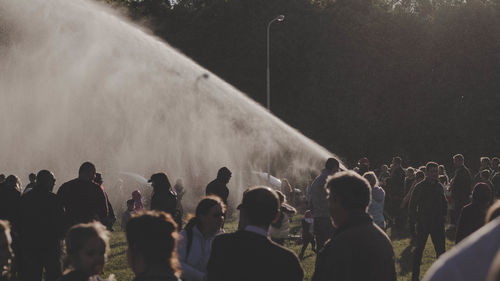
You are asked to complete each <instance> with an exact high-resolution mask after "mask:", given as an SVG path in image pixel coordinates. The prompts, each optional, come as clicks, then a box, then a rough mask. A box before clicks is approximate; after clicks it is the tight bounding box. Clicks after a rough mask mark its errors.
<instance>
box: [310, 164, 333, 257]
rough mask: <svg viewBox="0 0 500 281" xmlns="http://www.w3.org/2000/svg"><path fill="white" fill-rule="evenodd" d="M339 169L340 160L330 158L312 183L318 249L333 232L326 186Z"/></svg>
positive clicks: (315, 235) (315, 234)
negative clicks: (330, 177) (327, 180)
mask: <svg viewBox="0 0 500 281" xmlns="http://www.w3.org/2000/svg"><path fill="white" fill-rule="evenodd" d="M338 170H339V161H337V159H335V158H328V160H326V163H325V168H324V169H323V170H322V171H321V174H320V175H319V176H318V177H317V178H316V179H315V180H314V181H313V183H312V184H311V205H312V210H311V211H312V215H313V217H314V237H315V238H316V245H317V249H318V250H319V249H321V248H322V247H323V245H324V244H325V242H326V240H328V239H329V238H330V236H331V235H332V234H333V226H332V221H331V220H330V213H329V211H328V198H327V195H328V194H327V191H326V188H325V183H326V179H327V178H328V177H329V176H331V175H333V174H335V173H336V172H337V171H338Z"/></svg>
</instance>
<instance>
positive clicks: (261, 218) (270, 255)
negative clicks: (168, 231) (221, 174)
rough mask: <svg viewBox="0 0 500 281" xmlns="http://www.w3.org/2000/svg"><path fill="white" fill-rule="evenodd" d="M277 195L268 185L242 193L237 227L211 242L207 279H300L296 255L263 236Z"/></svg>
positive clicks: (273, 215)
mask: <svg viewBox="0 0 500 281" xmlns="http://www.w3.org/2000/svg"><path fill="white" fill-rule="evenodd" d="M279 207H280V203H279V199H278V196H277V195H276V192H274V191H273V190H271V189H270V188H268V187H252V188H249V189H247V190H246V191H245V192H244V193H243V200H242V202H241V204H240V205H239V206H238V209H239V210H240V223H239V230H238V231H237V232H235V233H230V234H221V235H219V236H217V237H216V238H215V240H214V242H213V246H212V253H211V255H210V259H209V261H208V266H207V280H208V281H234V280H238V281H255V280H260V281H300V280H302V279H303V277H304V272H303V271H302V267H301V266H300V262H299V260H298V258H297V256H296V255H295V254H294V253H293V252H292V251H290V250H288V249H286V248H284V247H282V246H280V245H278V244H276V243H274V242H273V241H271V240H270V239H269V238H268V237H267V231H268V229H269V225H270V224H271V222H272V221H273V220H275V219H276V218H277V217H278V215H279Z"/></svg>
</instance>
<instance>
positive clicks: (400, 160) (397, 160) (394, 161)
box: [392, 156, 403, 167]
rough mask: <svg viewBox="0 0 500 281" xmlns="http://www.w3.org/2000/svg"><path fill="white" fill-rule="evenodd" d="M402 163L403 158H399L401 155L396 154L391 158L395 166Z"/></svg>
mask: <svg viewBox="0 0 500 281" xmlns="http://www.w3.org/2000/svg"><path fill="white" fill-rule="evenodd" d="M402 163H403V159H401V157H399V156H396V157H393V158H392V165H394V166H395V167H399V166H401V164H402Z"/></svg>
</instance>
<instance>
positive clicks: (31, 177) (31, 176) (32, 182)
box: [23, 173, 36, 194]
mask: <svg viewBox="0 0 500 281" xmlns="http://www.w3.org/2000/svg"><path fill="white" fill-rule="evenodd" d="M28 178H29V181H30V182H29V183H28V185H27V186H26V187H25V188H24V191H23V194H25V193H28V192H30V191H31V190H32V189H33V188H34V187H35V185H36V175H35V174H33V173H30V174H29V176H28Z"/></svg>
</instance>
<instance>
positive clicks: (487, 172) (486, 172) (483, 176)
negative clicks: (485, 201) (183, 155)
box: [479, 169, 491, 181]
mask: <svg viewBox="0 0 500 281" xmlns="http://www.w3.org/2000/svg"><path fill="white" fill-rule="evenodd" d="M490 176H491V173H490V170H487V169H484V170H482V171H481V172H479V177H480V178H481V180H483V181H487V180H489V178H490Z"/></svg>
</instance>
